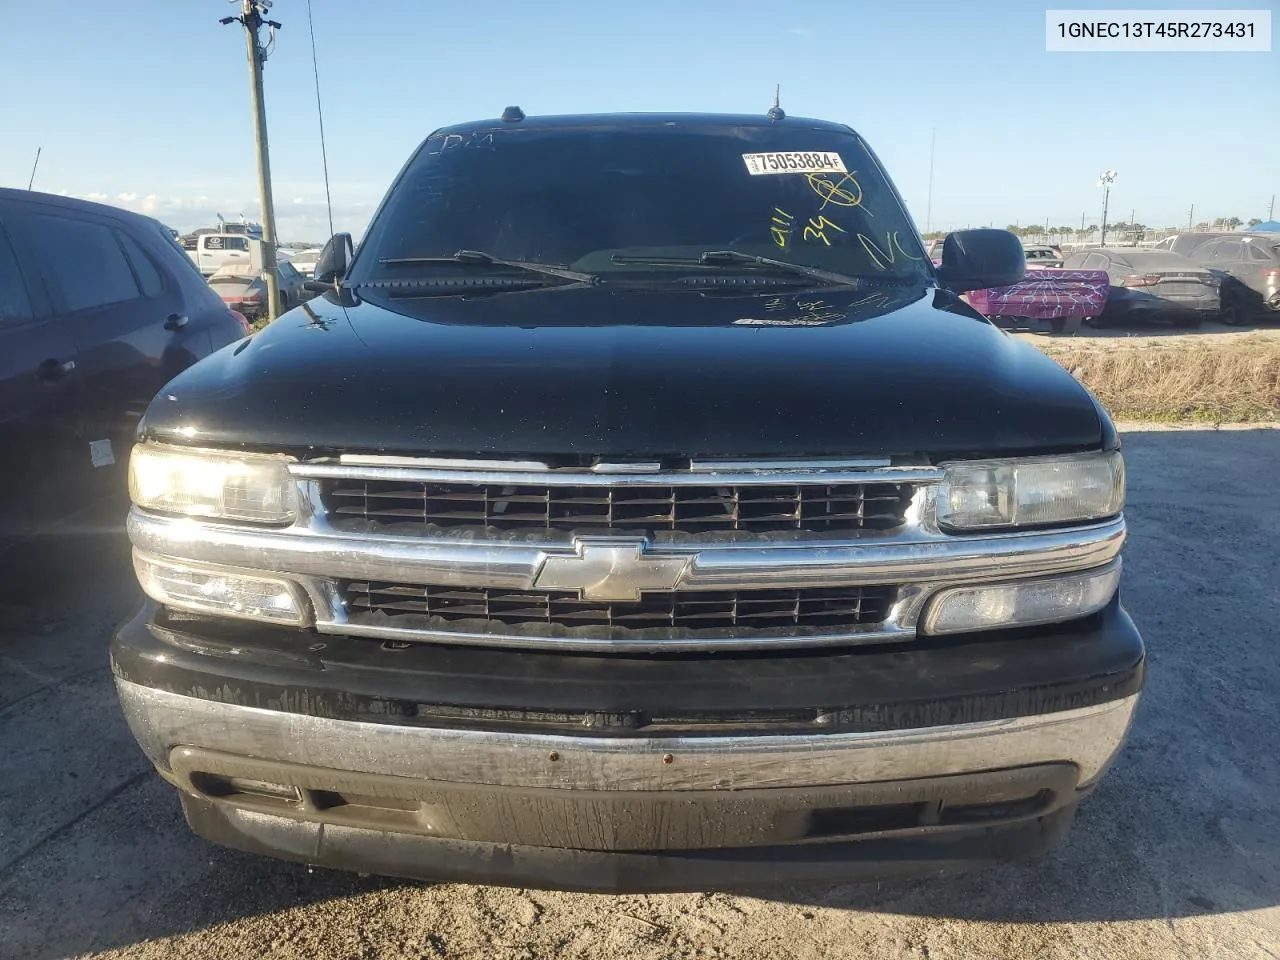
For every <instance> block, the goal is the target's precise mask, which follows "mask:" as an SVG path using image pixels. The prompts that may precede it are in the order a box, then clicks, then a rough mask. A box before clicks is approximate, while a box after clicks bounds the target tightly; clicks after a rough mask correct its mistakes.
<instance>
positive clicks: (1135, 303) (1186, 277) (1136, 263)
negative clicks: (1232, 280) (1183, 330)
mask: <svg viewBox="0 0 1280 960" xmlns="http://www.w3.org/2000/svg"><path fill="white" fill-rule="evenodd" d="M1064 266H1065V267H1066V268H1067V269H1068V270H1104V271H1106V273H1107V277H1108V278H1109V279H1110V282H1111V287H1110V290H1108V292H1107V303H1106V306H1105V307H1104V308H1103V310H1102V313H1101V314H1100V315H1099V316H1097V317H1095V318H1094V319H1093V323H1094V325H1095V326H1105V325H1107V324H1109V323H1113V322H1117V321H1121V320H1152V319H1160V320H1167V321H1169V322H1170V323H1173V324H1174V325H1175V326H1179V327H1196V326H1199V325H1200V323H1201V321H1202V320H1204V319H1205V318H1206V317H1208V318H1212V317H1216V316H1217V315H1218V278H1217V277H1216V276H1214V275H1213V273H1212V272H1210V271H1209V270H1206V269H1205V268H1203V267H1200V266H1197V265H1196V264H1195V263H1193V262H1192V261H1190V260H1188V259H1187V258H1186V257H1184V256H1181V255H1179V254H1176V253H1174V252H1173V251H1171V250H1155V249H1145V248H1140V247H1123V248H1107V247H1100V248H1097V249H1093V250H1082V251H1080V252H1078V253H1073V254H1072V255H1071V256H1069V257H1067V258H1066V262H1065V263H1064Z"/></svg>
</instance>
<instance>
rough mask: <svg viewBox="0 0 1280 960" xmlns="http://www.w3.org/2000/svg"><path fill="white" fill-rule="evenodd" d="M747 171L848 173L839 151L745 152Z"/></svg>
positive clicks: (754, 175) (744, 160)
mask: <svg viewBox="0 0 1280 960" xmlns="http://www.w3.org/2000/svg"><path fill="white" fill-rule="evenodd" d="M742 161H743V163H745V164H746V165H747V173H749V174H751V175H752V176H753V177H758V176H760V175H761V174H766V173H831V172H835V173H847V172H848V171H847V170H845V168H844V161H843V160H841V159H840V154H838V153H803V152H799V151H796V152H792V153H744V154H743V155H742Z"/></svg>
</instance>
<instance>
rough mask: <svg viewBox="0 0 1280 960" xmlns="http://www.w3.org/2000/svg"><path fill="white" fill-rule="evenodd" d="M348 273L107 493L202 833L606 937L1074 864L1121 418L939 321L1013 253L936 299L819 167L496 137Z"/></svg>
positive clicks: (132, 698)
mask: <svg viewBox="0 0 1280 960" xmlns="http://www.w3.org/2000/svg"><path fill="white" fill-rule="evenodd" d="M459 211H465V213H466V215H465V216H461V215H459ZM351 251H352V246H351V238H350V236H349V235H346V234H338V235H336V236H335V237H334V238H333V239H332V240H331V241H330V242H329V244H328V245H327V246H326V248H325V251H324V253H323V254H322V256H321V257H320V260H319V263H318V264H317V268H316V279H315V280H314V281H313V286H312V287H311V288H310V289H315V286H316V285H322V286H324V287H325V288H326V291H327V292H324V293H323V295H322V296H319V297H317V298H315V299H314V300H311V301H310V302H308V303H304V304H302V305H301V306H300V307H298V308H297V309H295V310H294V311H291V312H290V313H288V314H286V315H285V316H284V317H283V318H282V319H281V320H280V321H278V322H276V323H272V324H270V325H269V326H267V327H266V328H265V329H263V330H262V331H260V332H258V333H256V334H254V335H253V336H252V337H250V338H249V339H247V340H246V341H243V342H241V343H240V344H238V345H236V346H234V347H229V348H225V349H223V350H221V351H219V352H218V353H217V354H215V355H213V356H211V357H209V358H207V359H205V360H203V361H201V362H200V363H198V364H196V365H195V366H194V367H193V368H191V369H189V370H187V371H185V372H184V373H182V374H181V375H179V376H178V377H177V378H176V379H174V380H173V381H172V382H170V383H169V384H168V385H167V386H166V387H165V388H164V390H163V391H162V393H161V395H160V396H158V397H157V398H156V399H155V400H154V401H153V402H152V404H151V405H150V407H149V408H148V410H147V413H146V416H145V419H144V422H143V424H142V427H141V429H140V431H139V436H138V443H137V445H136V446H135V447H134V449H133V453H132V458H131V462H130V480H131V482H130V490H131V493H132V498H133V508H132V511H131V513H130V516H129V521H128V528H129V535H130V538H131V540H132V543H133V547H134V558H133V562H134V566H135V569H136V571H137V575H138V578H139V581H140V583H141V586H142V589H143V591H144V592H145V594H146V597H147V599H146V602H145V604H144V605H143V606H142V607H141V608H140V609H139V611H138V612H137V614H136V615H135V616H134V617H133V618H132V619H130V620H129V621H128V622H127V623H125V624H123V625H122V626H121V627H120V629H119V630H118V631H117V633H116V636H115V638H114V640H113V642H112V646H111V662H112V669H113V671H114V674H115V678H116V684H117V689H118V691H119V695H120V698H121V702H122V704H123V707H124V712H125V716H126V718H127V720H128V722H129V724H130V727H131V729H132V731H133V733H134V735H135V736H136V738H137V739H138V742H139V743H140V745H141V746H142V749H143V750H144V752H145V753H146V755H147V757H148V758H149V759H150V760H151V762H152V763H153V764H154V765H155V767H156V768H157V769H158V770H159V771H160V773H161V775H162V776H163V777H164V778H165V779H166V780H167V781H168V782H169V783H170V784H172V785H173V786H174V787H175V788H176V789H177V791H178V792H179V795H180V796H181V798H182V804H183V808H184V810H185V812H186V816H187V819H188V822H189V823H190V824H191V826H192V827H193V828H194V829H195V830H196V832H198V833H199V834H201V835H203V836H205V837H207V838H209V839H211V840H214V841H216V842H220V843H224V844H228V845H231V846H234V847H239V848H241V849H245V850H250V851H254V852H257V853H265V854H272V855H276V856H280V857H285V858H291V859H295V860H299V861H302V862H305V863H309V864H315V865H325V866H333V867H341V868H346V869H350V870H357V871H362V872H365V873H384V874H394V875H400V876H409V877H424V878H430V879H438V880H443V879H453V880H458V881H465V882H477V883H500V884H508V885H516V886H537V887H560V888H570V889H587V890H602V891H639V890H708V889H717V888H724V887H734V886H743V885H751V884H776V883H779V882H781V883H788V882H798V881H830V880H836V879H848V878H883V877H890V876H901V875H903V874H936V873H938V872H939V871H943V870H947V869H951V868H958V867H972V866H976V865H982V864H990V863H995V862H1000V861H1004V860H1009V859H1013V858H1019V857H1026V856H1030V855H1034V854H1038V853H1041V852H1043V851H1045V850H1047V849H1049V848H1050V847H1052V846H1053V845H1054V844H1055V843H1056V842H1057V841H1058V840H1059V839H1060V838H1061V837H1062V836H1063V835H1064V833H1065V832H1066V831H1067V829H1068V828H1069V826H1070V824H1071V823H1072V819H1073V817H1074V813H1075V810H1076V808H1077V804H1078V803H1079V802H1080V801H1081V800H1082V799H1083V798H1085V797H1086V796H1087V795H1088V794H1089V793H1090V792H1091V791H1092V790H1093V789H1094V788H1095V787H1096V786H1097V784H1098V783H1099V780H1100V779H1101V778H1102V776H1103V775H1104V773H1105V771H1106V770H1107V768H1108V767H1109V766H1110V764H1111V762H1112V760H1113V759H1114V758H1115V756H1116V755H1117V753H1118V751H1119V749H1120V747H1121V745H1122V743H1123V742H1124V739H1125V736H1126V734H1127V731H1128V729H1129V724H1130V721H1131V719H1132V717H1133V715H1134V710H1135V708H1136V705H1137V702H1138V696H1139V691H1140V688H1141V686H1142V681H1143V670H1144V650H1143V643H1142V639H1141V637H1140V636H1139V634H1138V631H1137V630H1136V628H1135V627H1134V624H1133V622H1132V621H1131V620H1130V619H1129V617H1128V615H1127V614H1126V613H1125V611H1124V609H1123V608H1122V606H1121V603H1120V596H1119V577H1120V551H1121V547H1122V544H1123V542H1124V539H1125V535H1126V527H1125V520H1124V516H1123V512H1122V506H1123V499H1124V463H1123V459H1122V457H1121V452H1120V440H1119V437H1118V436H1117V433H1116V430H1115V429H1114V427H1113V425H1112V423H1111V420H1110V418H1109V417H1108V416H1107V413H1106V412H1105V411H1104V410H1103V409H1102V407H1101V406H1100V405H1099V404H1098V402H1097V401H1096V400H1095V399H1094V398H1093V397H1092V396H1091V395H1090V394H1089V393H1088V391H1087V390H1085V388H1084V387H1083V386H1081V384H1080V383H1078V382H1077V381H1076V380H1075V379H1074V378H1073V377H1072V376H1071V375H1070V374H1069V373H1068V372H1067V371H1065V370H1063V369H1062V368H1061V367H1060V366H1058V365H1057V364H1056V363H1054V362H1053V361H1052V360H1051V359H1049V358H1048V357H1047V356H1045V355H1044V354H1043V353H1041V352H1040V351H1039V350H1037V349H1036V348H1035V347H1034V346H1032V345H1031V344H1029V343H1025V342H1023V341H1021V340H1019V339H1017V338H1015V337H1010V336H1008V335H1007V334H1006V333H1004V332H1003V331H1001V330H999V329H997V328H996V327H995V326H994V325H993V324H992V323H991V322H989V321H988V320H987V319H985V318H984V317H982V316H981V315H980V314H979V313H978V312H976V311H975V310H974V309H973V308H972V307H970V306H969V305H968V304H966V303H965V302H964V301H963V300H962V299H961V294H963V293H965V292H968V291H972V290H979V289H987V288H992V287H1000V286H1007V285H1009V284H1012V283H1015V282H1017V281H1018V280H1019V279H1020V278H1021V277H1022V276H1023V273H1024V271H1025V267H1026V265H1025V258H1024V256H1023V252H1022V248H1021V244H1020V243H1019V242H1018V240H1017V238H1016V237H1014V236H1013V235H1012V234H1011V233H1008V232H1006V231H1002V230H969V231H959V232H957V233H954V234H951V235H950V236H949V237H948V238H947V241H946V244H945V245H944V249H943V255H942V262H941V265H940V266H939V267H938V268H936V269H935V268H934V267H933V266H932V265H931V264H930V262H929V260H928V258H927V256H926V255H925V251H924V249H923V247H922V245H921V241H920V234H919V232H918V231H917V229H916V227H915V225H914V224H913V222H912V221H911V219H910V217H909V215H908V214H907V211H906V209H905V208H904V207H903V205H902V201H901V199H900V196H899V194H898V192H897V190H896V189H895V188H894V186H893V185H892V183H891V182H890V181H889V179H888V177H887V176H886V175H885V173H884V172H883V167H882V165H881V164H880V162H879V160H878V159H877V158H876V156H875V154H874V153H873V152H872V151H871V148H870V147H869V146H868V145H867V143H866V142H865V141H864V140H863V139H862V138H861V137H860V136H859V135H858V134H857V133H855V132H854V131H853V130H851V129H849V128H848V127H846V126H843V125H840V124H835V123H827V122H823V121H818V120H807V119H799V118H791V117H785V116H784V115H783V114H782V112H781V111H780V110H777V109H776V108H775V109H774V110H771V111H770V112H769V115H768V116H719V115H698V114H662V115H646V114H622V115H605V116H583V117H546V118H534V117H526V116H525V115H524V113H523V112H522V111H520V110H519V109H518V108H508V109H507V110H506V111H505V112H504V113H503V116H502V118H501V119H495V120H488V121H482V122H477V123H468V124H462V125H458V126H454V127H450V128H447V129H443V130H439V131H437V132H435V133H432V134H431V135H430V136H428V137H427V138H426V140H425V141H424V142H423V143H422V144H421V146H420V147H419V148H418V149H417V151H416V152H415V153H414V155H413V156H412V158H411V159H410V160H409V162H408V164H407V165H406V166H405V168H404V170H403V171H402V172H401V174H400V175H399V176H398V177H397V179H396V181H395V184H394V185H393V186H392V187H391V190H390V192H389V194H388V195H387V197H386V199H385V200H384V201H383V202H382V204H381V206H380V207H379V212H378V213H377V215H376V216H375V217H374V219H373V221H372V223H371V224H370V226H369V228H368V232H367V233H366V234H365V237H364V238H363V240H362V241H361V245H360V249H359V250H358V251H356V252H355V253H354V257H353V256H352V252H351ZM1083 846H1084V848H1086V849H1090V848H1093V847H1097V848H1099V849H1103V850H1104V852H1105V848H1106V844H1105V838H1103V841H1100V842H1099V843H1087V844H1084V845H1083ZM1104 867H1105V864H1103V865H1101V866H1100V869H1101V868H1104ZM1082 882H1084V881H1082Z"/></svg>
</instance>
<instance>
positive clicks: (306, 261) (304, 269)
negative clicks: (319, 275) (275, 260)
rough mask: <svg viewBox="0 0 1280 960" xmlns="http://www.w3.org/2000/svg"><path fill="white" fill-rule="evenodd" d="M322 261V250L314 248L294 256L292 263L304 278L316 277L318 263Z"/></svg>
mask: <svg viewBox="0 0 1280 960" xmlns="http://www.w3.org/2000/svg"><path fill="white" fill-rule="evenodd" d="M318 259H320V248H319V247H312V248H310V249H308V250H299V251H298V252H297V253H295V254H294V255H293V257H292V258H291V260H290V262H291V263H292V264H293V268H294V269H295V270H297V271H298V272H299V273H300V274H302V275H303V276H304V277H308V278H310V277H314V276H315V273H316V261H317V260H318Z"/></svg>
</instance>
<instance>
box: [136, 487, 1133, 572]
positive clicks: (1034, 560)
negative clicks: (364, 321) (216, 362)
mask: <svg viewBox="0 0 1280 960" xmlns="http://www.w3.org/2000/svg"><path fill="white" fill-rule="evenodd" d="M128 528H129V538H130V539H131V540H132V541H133V545H134V546H135V547H137V548H138V549H139V550H142V551H144V552H146V553H151V554H156V555H158V556H166V557H173V558H175V559H183V560H192V561H196V562H200V563H208V564H214V565H220V566H226V567H238V568H241V569H244V570H257V571H267V572H279V573H284V574H287V575H291V576H296V577H329V578H333V579H338V580H344V579H350V580H383V581H389V582H394V583H431V584H439V585H441V586H455V585H456V586H473V587H506V588H509V589H513V590H533V589H535V588H536V587H535V582H536V580H537V577H538V574H539V572H540V571H541V569H542V566H543V564H544V563H545V561H546V560H547V559H548V558H550V557H574V556H576V551H575V549H574V546H573V545H572V544H565V545H564V546H562V547H553V546H550V545H538V544H533V545H530V544H527V543H523V542H519V541H513V540H476V539H461V538H458V539H437V538H431V537H418V536H387V535H380V534H376V533H365V534H355V533H347V534H344V533H338V532H336V531H332V530H328V531H326V530H322V529H317V528H312V527H307V526H294V527H287V528H284V529H270V528H253V527H248V526H245V525H236V524H227V523H214V522H208V521H201V520H195V519H191V518H177V517H163V516H157V515H155V514H151V513H144V512H142V511H140V510H138V509H137V508H136V507H135V508H134V509H133V510H132V511H131V513H130V515H129V524H128ZM1124 538H1125V524H1124V519H1123V517H1116V518H1114V519H1111V520H1107V521H1104V522H1102V523H1094V524H1088V525H1084V526H1077V527H1072V528H1069V529H1058V530H1042V531H1024V532H1018V533H994V534H984V535H982V536H945V535H931V534H928V533H924V532H922V531H918V530H917V531H910V530H909V531H907V532H905V533H902V534H899V535H896V536H888V537H877V538H867V539H865V540H861V541H857V540H842V541H814V540H810V541H801V542H796V541H779V542H778V543H777V544H770V545H768V546H761V545H759V544H758V543H751V544H742V545H716V546H708V545H705V544H703V545H698V546H692V545H690V546H685V545H667V544H659V545H654V546H652V547H650V548H649V550H648V551H647V552H646V555H647V556H650V557H658V556H683V557H688V556H691V557H693V562H692V563H690V564H689V566H688V568H687V569H686V571H685V573H684V575H683V577H682V578H681V579H680V582H679V583H678V585H677V586H676V589H679V590H715V589H742V590H749V589H767V588H770V587H776V588H803V587H828V586H831V587H834V586H876V585H884V584H890V585H891V584H909V583H921V582H930V583H934V582H936V583H966V582H974V581H993V580H1000V579H1012V578H1017V577H1030V576H1044V575H1048V574H1054V573H1067V572H1071V571H1075V570H1084V569H1088V568H1090V567H1096V566H1101V565H1102V564H1104V563H1108V562H1109V561H1111V560H1113V559H1114V558H1115V557H1116V556H1117V555H1118V554H1119V553H1120V548H1121V547H1122V546H1123V544H1124Z"/></svg>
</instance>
